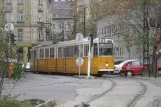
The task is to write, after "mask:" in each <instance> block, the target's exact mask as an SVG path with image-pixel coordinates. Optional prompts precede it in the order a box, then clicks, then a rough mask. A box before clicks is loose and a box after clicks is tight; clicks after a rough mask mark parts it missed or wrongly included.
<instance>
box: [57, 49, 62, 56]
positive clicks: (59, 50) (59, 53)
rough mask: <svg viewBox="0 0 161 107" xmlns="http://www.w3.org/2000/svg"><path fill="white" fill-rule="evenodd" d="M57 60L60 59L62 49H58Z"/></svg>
mask: <svg viewBox="0 0 161 107" xmlns="http://www.w3.org/2000/svg"><path fill="white" fill-rule="evenodd" d="M58 58H62V47H59V48H58Z"/></svg>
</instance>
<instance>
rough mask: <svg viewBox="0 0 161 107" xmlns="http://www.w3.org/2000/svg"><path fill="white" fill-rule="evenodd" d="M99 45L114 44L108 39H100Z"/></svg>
mask: <svg viewBox="0 0 161 107" xmlns="http://www.w3.org/2000/svg"><path fill="white" fill-rule="evenodd" d="M99 43H100V44H112V41H111V40H108V39H106V38H99Z"/></svg>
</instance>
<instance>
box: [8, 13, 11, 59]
mask: <svg viewBox="0 0 161 107" xmlns="http://www.w3.org/2000/svg"><path fill="white" fill-rule="evenodd" d="M8 23H9V31H8V40H9V41H8V56H9V58H10V47H11V38H10V37H11V30H10V27H11V26H10V24H11V13H9V22H8Z"/></svg>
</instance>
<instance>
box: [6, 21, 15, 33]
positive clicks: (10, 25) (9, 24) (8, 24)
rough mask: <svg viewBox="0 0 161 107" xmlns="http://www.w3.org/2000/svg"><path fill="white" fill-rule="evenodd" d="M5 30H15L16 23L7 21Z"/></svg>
mask: <svg viewBox="0 0 161 107" xmlns="http://www.w3.org/2000/svg"><path fill="white" fill-rule="evenodd" d="M5 30H6V31H13V30H14V25H13V24H12V23H7V24H6V25H5Z"/></svg>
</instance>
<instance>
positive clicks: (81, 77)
mask: <svg viewBox="0 0 161 107" xmlns="http://www.w3.org/2000/svg"><path fill="white" fill-rule="evenodd" d="M73 77H75V78H79V79H97V77H94V76H90V77H87V76H79V75H74V76H73Z"/></svg>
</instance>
